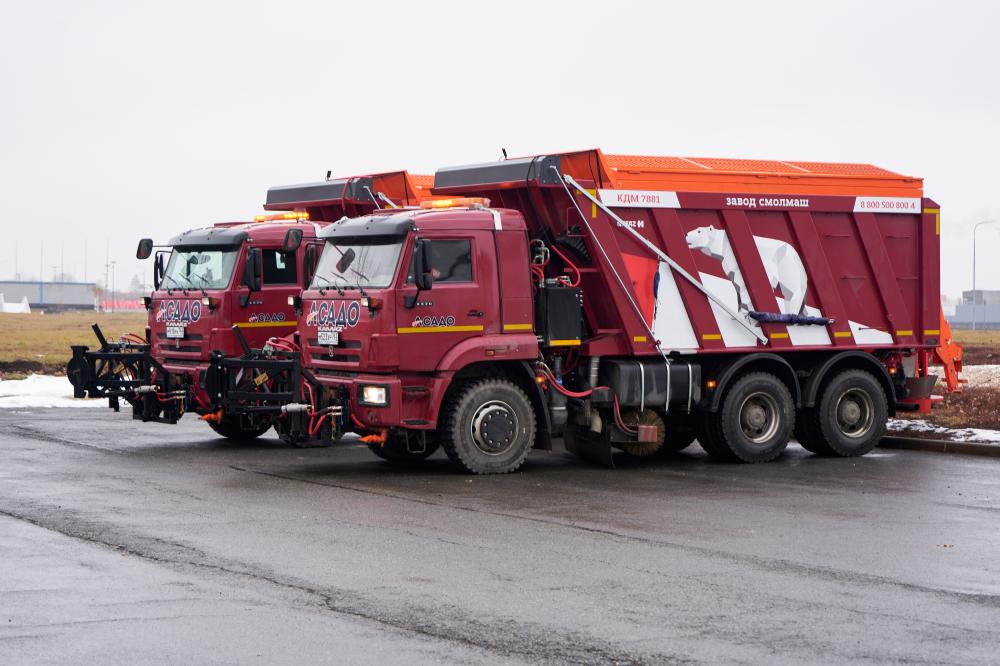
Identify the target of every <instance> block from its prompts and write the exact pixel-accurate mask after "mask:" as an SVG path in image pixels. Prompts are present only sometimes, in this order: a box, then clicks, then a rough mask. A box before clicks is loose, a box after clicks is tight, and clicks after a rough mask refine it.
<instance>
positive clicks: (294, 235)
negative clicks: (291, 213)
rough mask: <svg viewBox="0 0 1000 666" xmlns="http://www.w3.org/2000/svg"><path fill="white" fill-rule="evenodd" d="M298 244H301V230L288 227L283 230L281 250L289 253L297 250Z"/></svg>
mask: <svg viewBox="0 0 1000 666" xmlns="http://www.w3.org/2000/svg"><path fill="white" fill-rule="evenodd" d="M300 245H302V230H301V229H289V230H288V231H286V232H285V240H283V241H282V242H281V251H282V252H284V253H285V254H291V253H292V252H295V251H296V250H298V249H299V246H300Z"/></svg>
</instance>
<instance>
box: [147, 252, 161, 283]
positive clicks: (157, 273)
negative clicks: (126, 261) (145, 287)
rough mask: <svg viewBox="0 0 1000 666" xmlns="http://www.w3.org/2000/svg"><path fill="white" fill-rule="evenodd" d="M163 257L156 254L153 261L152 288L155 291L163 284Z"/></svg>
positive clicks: (158, 253) (159, 253)
mask: <svg viewBox="0 0 1000 666" xmlns="http://www.w3.org/2000/svg"><path fill="white" fill-rule="evenodd" d="M163 255H164V253H163V252H157V253H156V259H154V260H153V288H154V289H157V290H159V288H160V283H161V282H163ZM147 256H148V255H147Z"/></svg>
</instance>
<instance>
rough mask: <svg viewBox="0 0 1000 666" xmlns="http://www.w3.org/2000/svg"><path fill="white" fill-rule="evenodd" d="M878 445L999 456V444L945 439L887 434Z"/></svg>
mask: <svg viewBox="0 0 1000 666" xmlns="http://www.w3.org/2000/svg"><path fill="white" fill-rule="evenodd" d="M878 445H879V446H880V447H882V448H884V449H907V450H910V451H933V452H935V453H961V454H965V455H969V456H984V457H987V458H1000V445H997V444H980V443H976V442H950V441H948V440H946V439H916V438H907V437H895V436H892V435H888V436H886V437H883V438H882V441H880V442H879V443H878Z"/></svg>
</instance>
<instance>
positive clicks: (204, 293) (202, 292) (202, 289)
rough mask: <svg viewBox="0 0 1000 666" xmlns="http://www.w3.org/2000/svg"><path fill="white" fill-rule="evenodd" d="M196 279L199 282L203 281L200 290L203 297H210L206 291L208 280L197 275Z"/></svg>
mask: <svg viewBox="0 0 1000 666" xmlns="http://www.w3.org/2000/svg"><path fill="white" fill-rule="evenodd" d="M194 277H196V278H198V279H199V280H201V285H202V286H201V287H200V289H201V295H202V296H208V292H207V291H205V285H206V284H208V278H207V277H205V276H204V275H195V276H194ZM191 286H192V287H193V286H194V285H191Z"/></svg>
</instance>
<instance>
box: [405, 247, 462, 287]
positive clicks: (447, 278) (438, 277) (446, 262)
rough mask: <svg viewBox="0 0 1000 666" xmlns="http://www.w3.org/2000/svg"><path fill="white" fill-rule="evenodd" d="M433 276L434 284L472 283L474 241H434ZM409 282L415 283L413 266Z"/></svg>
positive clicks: (432, 254)
mask: <svg viewBox="0 0 1000 666" xmlns="http://www.w3.org/2000/svg"><path fill="white" fill-rule="evenodd" d="M429 243H430V252H431V274H432V275H433V276H434V282H472V241H471V240H432V241H429ZM406 281H407V282H413V265H412V263H411V264H410V273H409V275H408V276H407V278H406Z"/></svg>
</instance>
